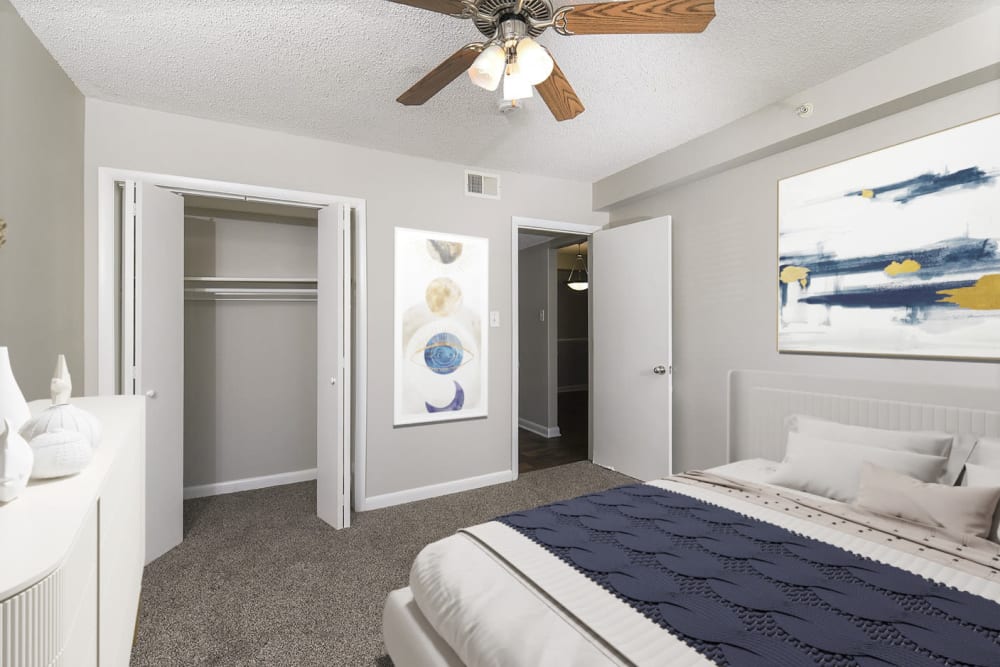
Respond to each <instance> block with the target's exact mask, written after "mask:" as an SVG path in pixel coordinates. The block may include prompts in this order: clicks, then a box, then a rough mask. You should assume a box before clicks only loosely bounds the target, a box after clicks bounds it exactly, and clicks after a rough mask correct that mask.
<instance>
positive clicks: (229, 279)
mask: <svg viewBox="0 0 1000 667" xmlns="http://www.w3.org/2000/svg"><path fill="white" fill-rule="evenodd" d="M184 282H199V283H315V282H316V279H315V278H240V277H234V276H184Z"/></svg>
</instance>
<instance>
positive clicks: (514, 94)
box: [503, 63, 534, 100]
mask: <svg viewBox="0 0 1000 667" xmlns="http://www.w3.org/2000/svg"><path fill="white" fill-rule="evenodd" d="M533 94H534V93H533V92H532V90H531V84H530V83H529V82H528V79H527V77H525V76H524V74H522V73H521V68H520V66H519V65H518V64H517V63H511V64H509V65H507V74H505V75H504V77H503V98H504V99H505V100H523V99H526V98H528V97H531V96H532V95H533Z"/></svg>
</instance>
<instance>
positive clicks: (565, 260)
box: [516, 230, 591, 472]
mask: <svg viewBox="0 0 1000 667" xmlns="http://www.w3.org/2000/svg"><path fill="white" fill-rule="evenodd" d="M587 246H588V237H587V236H581V235H579V234H569V233H558V232H549V233H544V234H543V233H542V232H541V231H539V230H521V231H519V233H518V273H519V275H518V291H519V293H518V331H517V332H516V334H517V336H518V339H519V344H518V350H519V355H520V358H519V360H518V363H519V366H520V373H519V380H518V381H519V387H518V395H519V399H518V471H519V472H532V471H535V470H542V469H544V468H551V467H554V466H558V465H565V464H567V463H575V462H577V461H586V460H588V459H589V457H590V453H589V448H588V441H589V434H590V430H589V424H590V420H589V412H590V371H589V353H590V325H591V323H590V305H589V298H588V297H589V295H588V287H589V282H588V281H589V270H588V268H587Z"/></svg>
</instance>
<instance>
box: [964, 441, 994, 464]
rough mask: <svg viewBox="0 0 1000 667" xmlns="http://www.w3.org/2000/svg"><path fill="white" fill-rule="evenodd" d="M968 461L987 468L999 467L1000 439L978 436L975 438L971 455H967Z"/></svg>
mask: <svg viewBox="0 0 1000 667" xmlns="http://www.w3.org/2000/svg"><path fill="white" fill-rule="evenodd" d="M969 463H975V464H976V465H980V466H986V467H987V468H1000V439H997V438H980V439H979V440H977V441H976V446H975V447H974V448H973V450H972V455H971V456H970V457H969Z"/></svg>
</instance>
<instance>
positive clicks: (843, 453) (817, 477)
mask: <svg viewBox="0 0 1000 667" xmlns="http://www.w3.org/2000/svg"><path fill="white" fill-rule="evenodd" d="M866 461H870V462H872V463H876V464H878V465H881V466H883V467H886V468H889V469H890V470H896V471H898V472H901V473H905V474H907V475H910V476H911V477H916V478H918V479H922V480H924V481H928V482H930V481H934V480H937V479H938V478H940V477H941V474H942V473H943V472H944V468H945V464H946V463H947V461H948V459H946V458H945V457H943V456H928V455H926V454H915V453H913V452H907V451H904V450H899V449H881V448H879V447H870V446H867V445H857V444H853V443H848V442H836V441H833V440H824V439H822V438H814V437H812V436H809V435H805V434H803V433H796V432H794V431H793V432H791V433H789V434H788V446H787V448H786V449H785V460H784V461H782V462H781V465H779V466H778V470H777V471H776V472H775V473H774V475H772V476H771V477H770V478H769V479H768V480H767V481H768V482H769V483H771V484H776V485H778V486H785V487H788V488H790V489H798V490H800V491H807V492H809V493H815V494H816V495H818V496H825V497H827V498H833V499H834V500H840V501H844V502H850V501H852V500H854V497H855V495H857V492H858V481H859V480H860V479H861V467H862V465H863V464H864V463H865V462H866Z"/></svg>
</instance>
